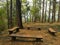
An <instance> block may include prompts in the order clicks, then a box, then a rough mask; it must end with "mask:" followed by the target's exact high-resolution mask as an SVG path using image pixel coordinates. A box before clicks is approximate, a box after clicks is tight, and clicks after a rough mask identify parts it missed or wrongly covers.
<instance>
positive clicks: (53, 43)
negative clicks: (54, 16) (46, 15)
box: [0, 23, 60, 45]
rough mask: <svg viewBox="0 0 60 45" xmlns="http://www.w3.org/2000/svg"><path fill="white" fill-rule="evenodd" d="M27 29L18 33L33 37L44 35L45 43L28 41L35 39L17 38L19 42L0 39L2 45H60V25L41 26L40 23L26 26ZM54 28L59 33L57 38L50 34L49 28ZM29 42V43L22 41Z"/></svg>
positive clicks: (6, 38) (5, 38)
mask: <svg viewBox="0 0 60 45" xmlns="http://www.w3.org/2000/svg"><path fill="white" fill-rule="evenodd" d="M24 27H25V29H20V32H18V33H24V34H25V33H27V34H31V35H42V37H43V39H42V41H43V42H38V43H37V42H35V41H28V40H35V39H29V38H17V39H18V40H17V41H11V38H10V37H3V38H1V37H0V45H60V28H59V27H60V25H59V24H58V25H57V24H56V23H55V24H49V23H48V24H42V23H41V24H40V23H33V24H32V23H30V24H24ZM27 27H40V28H41V30H37V29H35V28H34V29H30V30H28V29H27ZM49 27H52V28H54V29H55V30H56V31H57V33H56V36H53V35H51V34H50V33H49V32H48V28H49ZM22 40H27V41H22Z"/></svg>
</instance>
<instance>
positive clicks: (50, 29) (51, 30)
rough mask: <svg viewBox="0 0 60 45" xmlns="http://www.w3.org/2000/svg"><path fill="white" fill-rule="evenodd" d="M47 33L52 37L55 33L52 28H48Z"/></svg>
mask: <svg viewBox="0 0 60 45" xmlns="http://www.w3.org/2000/svg"><path fill="white" fill-rule="evenodd" d="M48 31H49V32H50V33H51V34H52V35H55V33H56V31H55V30H54V29H52V28H49V29H48Z"/></svg>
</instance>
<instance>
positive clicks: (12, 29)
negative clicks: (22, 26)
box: [8, 27, 19, 31]
mask: <svg viewBox="0 0 60 45" xmlns="http://www.w3.org/2000/svg"><path fill="white" fill-rule="evenodd" d="M17 28H19V27H14V28H11V29H8V30H9V31H14V30H16V29H17Z"/></svg>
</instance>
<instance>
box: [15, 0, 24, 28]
mask: <svg viewBox="0 0 60 45" xmlns="http://www.w3.org/2000/svg"><path fill="white" fill-rule="evenodd" d="M16 11H17V19H18V26H19V28H20V29H23V25H22V15H21V0H16Z"/></svg>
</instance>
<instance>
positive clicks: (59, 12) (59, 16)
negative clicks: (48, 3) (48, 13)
mask: <svg viewBox="0 0 60 45" xmlns="http://www.w3.org/2000/svg"><path fill="white" fill-rule="evenodd" d="M58 22H60V0H59V10H58Z"/></svg>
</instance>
